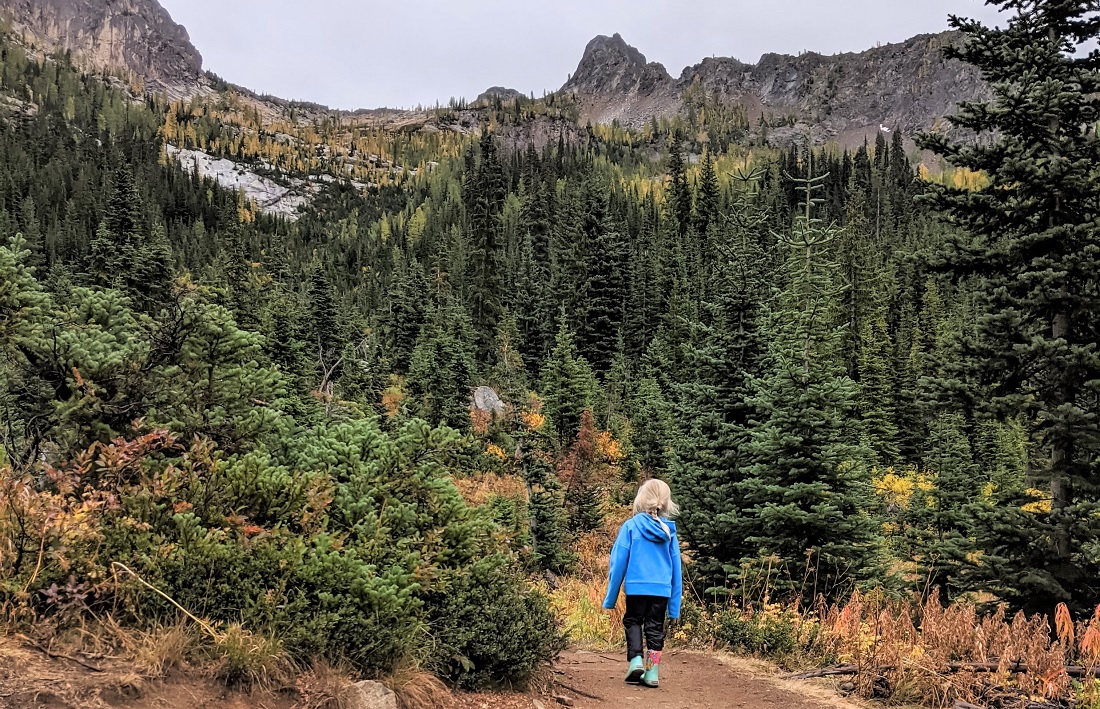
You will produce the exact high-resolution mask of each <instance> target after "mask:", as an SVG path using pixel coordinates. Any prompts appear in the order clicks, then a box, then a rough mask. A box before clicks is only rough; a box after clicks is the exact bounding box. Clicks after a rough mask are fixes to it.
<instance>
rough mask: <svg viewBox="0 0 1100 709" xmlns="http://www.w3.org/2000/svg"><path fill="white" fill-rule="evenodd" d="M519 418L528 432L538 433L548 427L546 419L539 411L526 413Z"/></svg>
mask: <svg viewBox="0 0 1100 709" xmlns="http://www.w3.org/2000/svg"><path fill="white" fill-rule="evenodd" d="M519 417H520V419H521V420H522V421H523V425H524V426H525V427H526V428H527V430H528V431H538V430H539V429H541V428H542V427H543V426H545V425H546V417H545V416H543V415H542V414H540V413H539V412H537V411H524V412H523V413H521V414H520V415H519Z"/></svg>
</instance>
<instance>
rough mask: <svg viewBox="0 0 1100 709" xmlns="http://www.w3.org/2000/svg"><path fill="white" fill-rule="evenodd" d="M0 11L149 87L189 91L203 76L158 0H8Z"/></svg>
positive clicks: (38, 39) (30, 33) (25, 30)
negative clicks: (131, 76)
mask: <svg viewBox="0 0 1100 709" xmlns="http://www.w3.org/2000/svg"><path fill="white" fill-rule="evenodd" d="M5 4H6V5H7V7H6V8H4V9H0V16H3V17H4V18H5V19H7V20H9V21H10V22H11V25H12V29H13V30H14V31H15V32H16V33H17V34H19V33H21V34H22V35H24V37H26V38H28V39H30V40H31V41H33V42H34V43H35V44H36V45H38V46H41V47H44V48H45V49H48V50H51V51H52V50H61V51H71V52H72V53H73V56H74V57H75V58H76V59H77V60H78V61H82V62H84V63H86V64H89V65H90V66H93V67H95V68H97V69H99V68H109V69H112V70H116V71H121V72H124V73H128V74H131V75H134V76H138V77H141V78H142V79H144V80H145V83H146V85H147V86H148V87H149V88H153V89H158V90H163V91H166V92H168V93H169V94H171V95H188V94H190V93H192V92H193V90H194V88H195V87H196V86H197V85H198V84H199V82H200V80H201V79H202V76H203V71H202V56H201V55H200V54H199V52H198V50H197V49H195V47H194V46H193V45H192V44H191V39H190V37H189V36H188V34H187V30H186V29H184V28H183V26H182V25H179V24H177V23H176V22H175V21H174V20H173V19H172V16H171V15H170V14H169V13H168V11H167V10H165V9H164V8H163V7H162V6H161V5H160V4H159V3H158V2H157V1H156V0H10V1H9V2H7V3H5Z"/></svg>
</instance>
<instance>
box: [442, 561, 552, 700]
mask: <svg viewBox="0 0 1100 709" xmlns="http://www.w3.org/2000/svg"><path fill="white" fill-rule="evenodd" d="M449 581H450V582H449V583H448V584H447V586H446V591H445V592H444V593H443V594H442V595H441V596H440V597H438V598H435V599H433V604H432V605H433V612H432V614H433V618H432V634H433V636H434V637H435V640H436V644H437V647H436V657H435V662H434V664H435V667H433V669H435V670H436V671H437V672H440V673H441V674H443V675H444V676H447V677H449V678H450V679H452V680H453V681H454V682H455V683H456V684H458V685H459V686H460V687H466V688H472V687H478V686H484V685H494V686H502V685H521V686H522V685H523V684H525V683H526V682H527V681H528V680H529V679H531V677H532V676H533V675H534V674H535V673H536V671H537V670H538V669H539V667H540V666H542V665H543V664H544V663H545V662H546V661H547V660H548V659H550V658H552V657H554V656H556V655H557V653H558V652H560V651H561V650H562V649H563V648H564V647H565V636H564V635H563V633H562V632H561V630H560V628H559V626H558V623H557V620H556V619H555V617H554V614H553V612H552V611H551V609H550V604H549V602H548V600H547V598H546V596H545V595H543V594H542V593H539V592H537V591H534V590H531V589H529V588H527V587H526V585H525V583H524V582H523V580H522V579H521V578H518V577H517V576H516V575H515V574H514V573H513V572H512V571H510V570H509V569H508V567H507V565H506V564H504V563H503V560H502V559H499V558H497V559H493V558H488V559H484V560H482V561H480V562H478V563H476V564H474V565H473V566H471V567H470V568H469V569H467V570H465V571H463V572H461V573H458V574H455V575H454V576H453V577H452V578H451V579H450V580H449Z"/></svg>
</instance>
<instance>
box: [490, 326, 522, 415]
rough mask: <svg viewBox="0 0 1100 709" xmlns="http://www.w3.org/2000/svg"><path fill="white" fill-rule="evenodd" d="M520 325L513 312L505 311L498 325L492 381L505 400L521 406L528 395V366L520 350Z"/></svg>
mask: <svg viewBox="0 0 1100 709" xmlns="http://www.w3.org/2000/svg"><path fill="white" fill-rule="evenodd" d="M519 342H520V335H519V327H518V326H517V324H516V318H515V316H514V315H512V313H511V312H509V311H505V312H504V314H503V316H502V317H501V319H500V324H499V325H498V326H497V345H496V362H495V364H494V365H493V369H492V372H491V374H490V381H491V383H492V385H493V386H494V387H496V388H497V390H498V391H499V392H500V393H501V395H502V396H503V397H504V400H505V401H507V402H508V403H510V404H512V405H513V406H520V405H522V404H523V402H524V401H525V399H526V396H527V368H526V367H525V366H524V363H523V356H522V354H520V350H519Z"/></svg>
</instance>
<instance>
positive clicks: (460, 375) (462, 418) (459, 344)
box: [407, 300, 476, 431]
mask: <svg viewBox="0 0 1100 709" xmlns="http://www.w3.org/2000/svg"><path fill="white" fill-rule="evenodd" d="M475 351H476V344H475V340H474V335H473V328H472V325H471V323H470V318H469V316H468V315H467V314H466V312H465V309H464V308H462V306H461V305H459V304H458V303H456V302H454V301H453V300H452V301H451V302H449V303H447V304H446V306H445V307H444V308H443V309H441V310H439V311H437V312H436V313H433V314H430V315H429V316H428V320H427V322H425V323H424V327H423V328H421V331H420V337H418V338H417V341H416V348H415V349H413V353H412V359H411V363H410V365H409V375H408V379H407V384H408V388H409V393H410V395H411V396H412V397H413V398H414V399H415V400H416V402H417V415H419V416H420V417H422V418H424V419H426V420H427V421H430V422H432V423H439V424H444V425H447V426H450V427H451V428H455V429H458V430H460V431H464V430H466V429H468V428H469V427H470V391H471V387H472V386H473V381H474V375H475V371H476V368H475V364H474V356H475V354H474V353H475Z"/></svg>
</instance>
